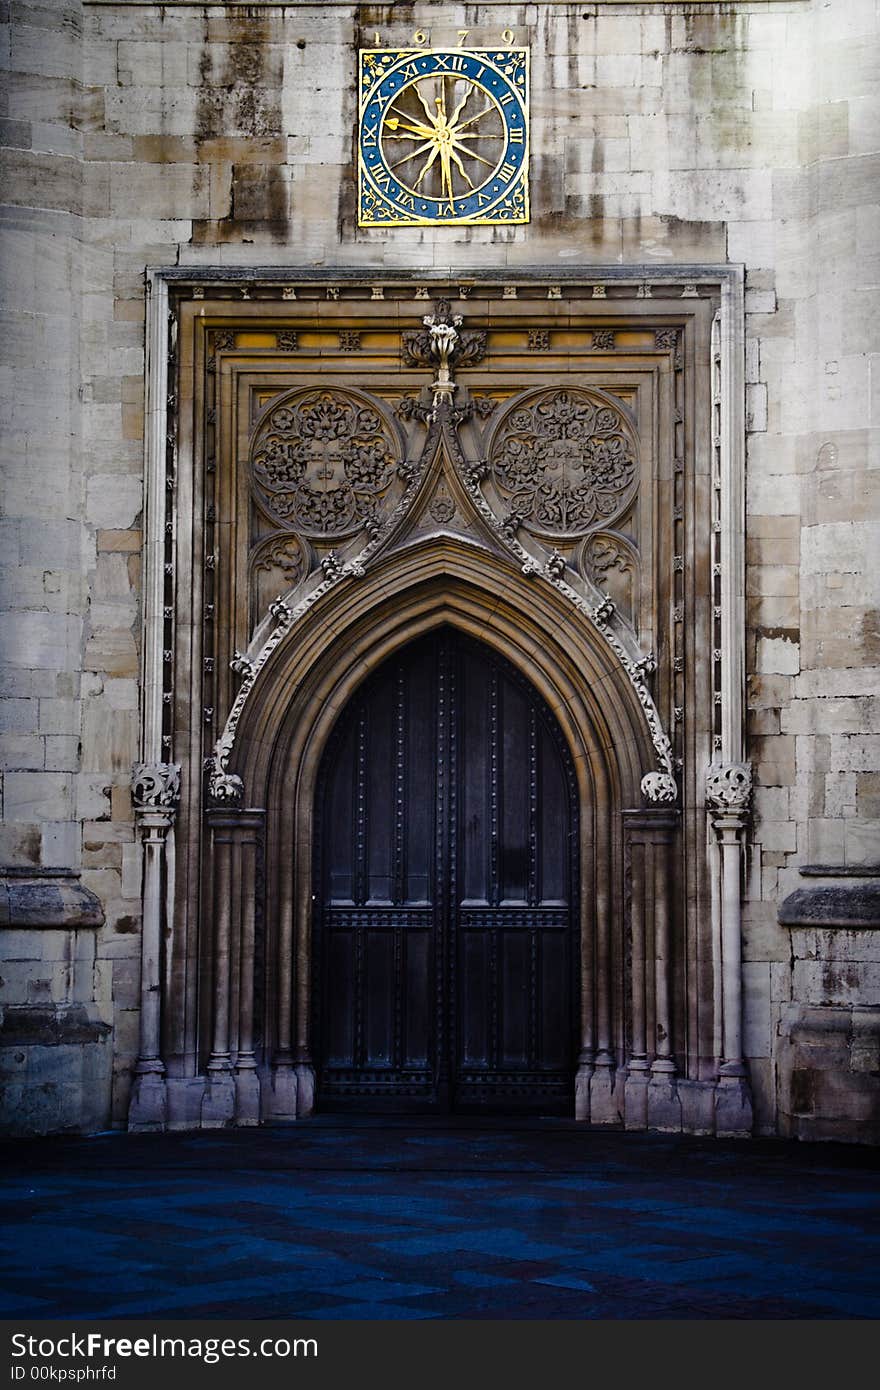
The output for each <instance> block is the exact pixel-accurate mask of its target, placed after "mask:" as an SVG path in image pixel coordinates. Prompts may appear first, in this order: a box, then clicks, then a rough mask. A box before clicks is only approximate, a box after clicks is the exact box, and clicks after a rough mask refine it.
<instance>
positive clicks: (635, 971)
mask: <svg viewBox="0 0 880 1390" xmlns="http://www.w3.org/2000/svg"><path fill="white" fill-rule="evenodd" d="M642 792H643V794H644V795H645V797H646V799H647V800H648V801H649V802H651V803H652V804H651V805H650V806H647V807H644V808H643V809H642V810H639V811H624V813H623V818H624V826H625V831H626V842H627V857H628V861H629V866H630V884H631V891H630V940H631V947H632V949H631V955H630V961H631V964H630V985H631V990H630V993H631V1001H630V1002H631V1011H632V1013H631V1017H632V1052H631V1054H630V1058H629V1062H628V1065H627V1080H626V1090H625V1097H626V1115H625V1121H626V1126H627V1128H628V1129H645V1128H650V1129H664V1130H680V1129H681V1103H680V1101H679V1098H678V1091H677V1087H676V1082H675V1073H676V1065H675V1058H674V1055H673V1038H672V1002H671V1001H672V932H671V926H670V910H671V902H670V897H671V892H670V887H671V884H670V880H671V870H672V854H673V849H674V844H675V833H676V830H677V829H678V821H679V814H678V811H677V810H675V808H674V806H673V805H672V803H673V802H674V800H675V798H676V796H677V787H676V784H675V780H674V778H673V777H672V776H671V775H669V774H665V773H650V774H648V775H647V776H646V777H644V778H643V779H642ZM649 1030H650V1031H649Z"/></svg>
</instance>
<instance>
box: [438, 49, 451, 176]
mask: <svg viewBox="0 0 880 1390" xmlns="http://www.w3.org/2000/svg"><path fill="white" fill-rule="evenodd" d="M434 101H435V102H436V104H437V106H439V108H440V116H441V118H442V121H443V124H444V125H446V76H445V74H444V75H443V76H442V77H441V78H440V95H439V97H435V98H434ZM449 196H450V197H451V196H452V194H450V195H449Z"/></svg>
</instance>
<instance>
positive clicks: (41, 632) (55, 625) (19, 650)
mask: <svg viewBox="0 0 880 1390" xmlns="http://www.w3.org/2000/svg"><path fill="white" fill-rule="evenodd" d="M81 626H82V625H81V622H80V620H79V619H78V618H77V617H74V616H72V615H67V614H56V613H30V614H29V615H28V619H27V622H22V621H21V617H20V615H19V614H17V613H0V661H2V662H5V663H6V664H7V665H9V666H25V667H39V668H41V669H43V670H49V671H63V670H69V669H76V667H77V666H78V665H79V645H80V634H81Z"/></svg>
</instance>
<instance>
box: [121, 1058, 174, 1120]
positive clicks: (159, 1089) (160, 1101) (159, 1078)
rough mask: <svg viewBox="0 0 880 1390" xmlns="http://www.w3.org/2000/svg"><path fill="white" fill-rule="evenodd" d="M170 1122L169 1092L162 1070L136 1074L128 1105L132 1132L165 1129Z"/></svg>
mask: <svg viewBox="0 0 880 1390" xmlns="http://www.w3.org/2000/svg"><path fill="white" fill-rule="evenodd" d="M167 1124H168V1092H167V1087H166V1085H165V1075H164V1072H161V1071H146V1072H142V1073H141V1074H140V1075H138V1076H135V1078H134V1085H133V1086H132V1090H131V1101H130V1103H129V1107H128V1128H129V1130H130V1131H131V1133H132V1134H144V1133H148V1132H149V1131H150V1130H163V1129H165V1128H166V1126H167Z"/></svg>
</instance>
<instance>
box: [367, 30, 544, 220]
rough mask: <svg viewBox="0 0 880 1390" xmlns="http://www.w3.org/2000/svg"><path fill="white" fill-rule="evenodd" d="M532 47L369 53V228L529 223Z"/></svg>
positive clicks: (375, 51) (369, 51)
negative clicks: (529, 77)
mask: <svg viewBox="0 0 880 1390" xmlns="http://www.w3.org/2000/svg"><path fill="white" fill-rule="evenodd" d="M528 161H529V127H528V50H527V49H524V48H508V49H485V50H484V49H471V50H466V49H459V48H452V49H445V48H433V49H424V48H420V49H407V50H398V49H382V48H380V49H366V50H363V51H362V52H361V55H360V129H359V176H360V190H359V194H360V196H359V210H358V224H359V225H360V226H362V227H388V226H413V225H419V224H421V225H425V224H434V225H437V224H440V225H444V224H457V225H461V224H462V223H465V224H471V223H508V224H509V223H513V222H527V221H528V220H529V200H528Z"/></svg>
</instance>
